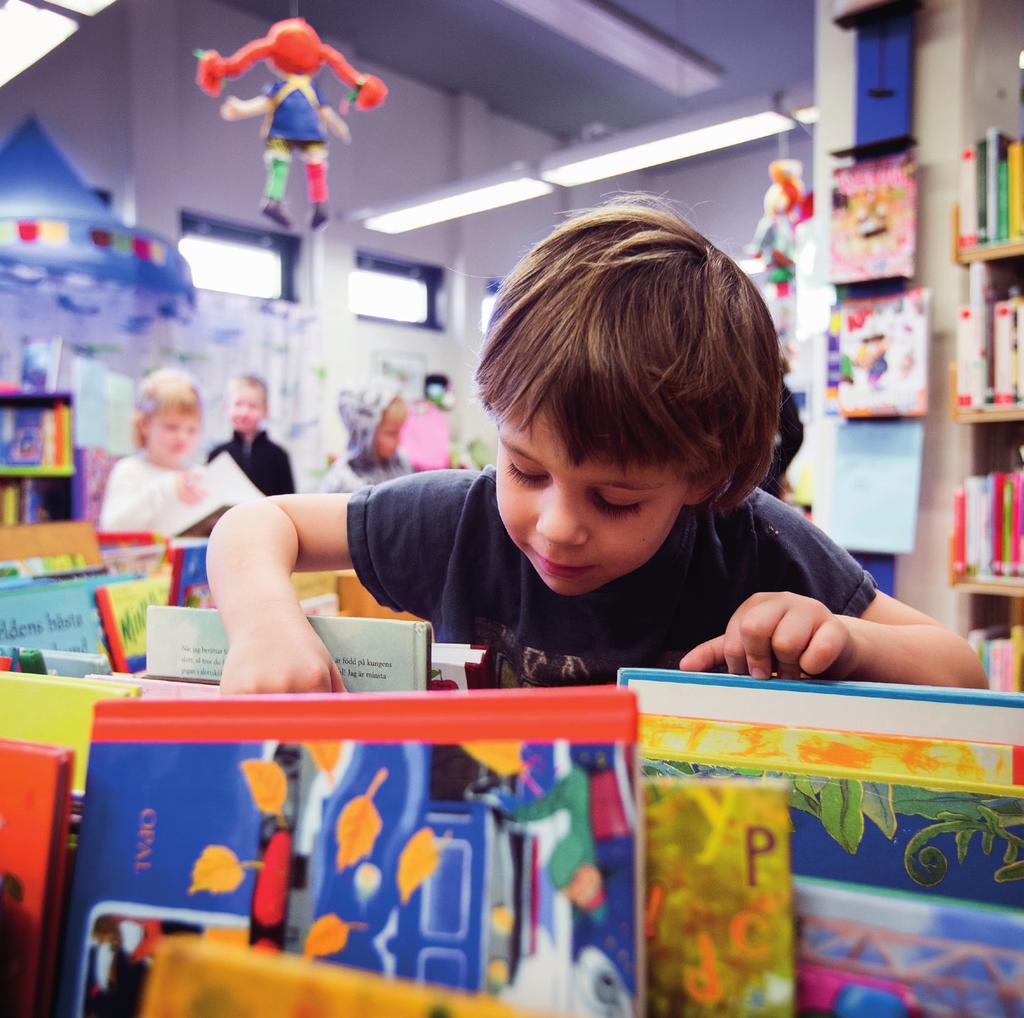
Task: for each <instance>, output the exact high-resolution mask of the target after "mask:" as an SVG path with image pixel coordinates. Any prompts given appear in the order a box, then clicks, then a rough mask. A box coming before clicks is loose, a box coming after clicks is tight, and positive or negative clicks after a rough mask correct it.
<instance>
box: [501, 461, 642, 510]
mask: <svg viewBox="0 0 1024 1018" xmlns="http://www.w3.org/2000/svg"><path fill="white" fill-rule="evenodd" d="M506 466H507V467H508V473H509V476H510V477H511V478H512V480H514V481H515V482H516V483H517V484H521V485H523V486H524V487H526V488H539V487H540V486H541V485H542V484H544V483H545V482H546V481H547V479H548V475H547V474H528V473H526V472H525V471H524V470H520V469H519V467H517V466H516V465H515V464H514V463H513V462H512V461H511V460H508V462H507V464H506ZM593 500H594V507H595V508H596V509H597V511H598V512H601V513H604V514H605V516H611V517H616V516H629V515H631V514H633V513H638V512H640V503H639V502H631V503H629V504H628V505H617V504H616V503H614V502H608V501H606V500H605V499H603V498H602V497H601V496H600V495H599V494H598V493H597V492H594V495H593Z"/></svg>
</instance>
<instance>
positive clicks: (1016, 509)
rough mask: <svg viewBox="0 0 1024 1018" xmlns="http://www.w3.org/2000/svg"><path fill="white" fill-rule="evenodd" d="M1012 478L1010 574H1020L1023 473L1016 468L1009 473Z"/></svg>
mask: <svg viewBox="0 0 1024 1018" xmlns="http://www.w3.org/2000/svg"><path fill="white" fill-rule="evenodd" d="M1010 476H1011V477H1012V478H1013V523H1012V526H1011V528H1010V533H1011V536H1012V541H1011V544H1010V574H1011V575H1012V576H1020V539H1021V519H1020V513H1021V488H1022V482H1024V475H1022V474H1021V472H1020V471H1019V470H1018V471H1016V472H1015V473H1013V474H1011V475H1010Z"/></svg>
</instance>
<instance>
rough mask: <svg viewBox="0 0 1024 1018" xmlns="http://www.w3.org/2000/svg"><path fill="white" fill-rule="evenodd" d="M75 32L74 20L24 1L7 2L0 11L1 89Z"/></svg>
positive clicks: (10, 0)
mask: <svg viewBox="0 0 1024 1018" xmlns="http://www.w3.org/2000/svg"><path fill="white" fill-rule="evenodd" d="M77 29H78V22H77V21H75V20H74V19H73V18H67V17H65V16H64V15H63V14H58V13H57V12H56V11H44V10H41V9H40V8H39V7H33V6H32V5H31V4H27V3H24V2H23V0H7V3H6V4H4V5H3V7H0V85H5V84H6V83H7V82H8V81H10V80H11V78H16V77H17V76H18V75H19V74H21V72H22V71H23V70H25V68H26V67H31V66H32V65H33V64H34V63H35V62H36V61H37V60H39V59H41V58H42V57H44V56H46V54H47V53H49V52H50V50H52V49H53V48H54V47H56V46H59V45H60V44H61V43H62V42H63V41H64V40H65V39H66V38H67V37H68V36H69V35H72V34H74V32H75V31H77Z"/></svg>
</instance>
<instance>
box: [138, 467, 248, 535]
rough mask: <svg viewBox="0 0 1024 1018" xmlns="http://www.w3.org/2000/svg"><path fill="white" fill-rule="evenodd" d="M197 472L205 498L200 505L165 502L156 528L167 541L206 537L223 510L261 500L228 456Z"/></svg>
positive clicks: (240, 469) (178, 501) (175, 500)
mask: <svg viewBox="0 0 1024 1018" xmlns="http://www.w3.org/2000/svg"><path fill="white" fill-rule="evenodd" d="M200 469H201V472H202V475H203V489H204V490H205V492H206V495H205V496H204V498H203V499H202V501H200V502H195V503H193V504H191V505H188V504H186V503H184V502H182V501H181V500H180V499H174V500H172V501H171V502H169V503H168V506H167V508H166V510H165V511H164V514H163V516H162V517H161V519H160V520H159V525H158V526H157V528H156V529H157V530H159V531H160V533H162V534H167V535H168V536H170V537H175V536H177V535H179V534H183V533H185V532H188V533H190V534H195V533H206V534H208V533H209V532H210V531H211V530H212V529H213V525H214V523H216V522H217V519H218V518H219V517H220V515H221V514H222V513H223V512H224V511H225V510H226V509H229V508H230V507H231V506H233V505H238V504H239V503H241V502H253V501H255V500H256V499H260V498H263V497H264V496H263V492H261V491H260V490H259V488H257V487H256V485H255V484H253V483H252V481H250V480H249V478H248V477H246V476H245V474H244V473H243V472H242V468H241V467H239V465H238V464H237V463H236V462H235V461H234V460H233V459H232V458H231V455H230V454H229V453H226V452H222V453H221V454H220V455H219V456H217V457H216V458H215V459H214V460H213V462H211V463H210V464H209V465H208V466H205V467H202V468H200Z"/></svg>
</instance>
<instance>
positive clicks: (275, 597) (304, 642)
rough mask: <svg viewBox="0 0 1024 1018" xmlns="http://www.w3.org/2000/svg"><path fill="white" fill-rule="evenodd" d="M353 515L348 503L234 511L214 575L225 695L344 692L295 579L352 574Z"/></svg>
mask: <svg viewBox="0 0 1024 1018" xmlns="http://www.w3.org/2000/svg"><path fill="white" fill-rule="evenodd" d="M347 513H348V498H347V497H345V496H338V495H282V496H278V497H275V498H268V499H263V500H262V501H259V502H250V503H246V504H244V505H238V506H235V507H234V508H232V509H230V510H228V512H226V513H225V514H224V515H223V516H222V517H221V519H220V520H219V521H218V523H217V525H216V527H214V530H213V533H212V534H211V536H210V544H209V548H208V549H207V571H208V574H209V579H210V590H211V592H212V594H213V598H214V601H215V602H216V605H217V608H218V609H219V611H220V614H221V618H222V619H223V620H224V628H225V629H226V630H227V634H228V641H229V646H230V649H229V651H228V656H227V659H226V661H225V662H224V674H223V676H222V678H221V691H222V692H224V693H286V692H329V691H331V690H336V691H340V690H342V689H343V688H344V687H343V685H342V682H341V674H340V673H339V671H338V668H337V665H335V663H334V661H333V659H332V658H331V656H330V654H329V653H328V652H327V648H326V647H324V645H323V643H322V642H321V641H320V639H319V637H318V636H317V635H316V634H315V633H314V632H313V630H312V628H311V627H310V625H309V623H308V622H307V621H306V618H305V616H304V615H303V613H302V609H301V608H300V606H299V602H298V598H297V597H296V595H295V591H294V589H293V588H292V584H291V573H292V572H293V571H294V570H296V569H298V570H314V569H347V568H349V567H350V566H351V559H350V558H349V552H348V527H347Z"/></svg>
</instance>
